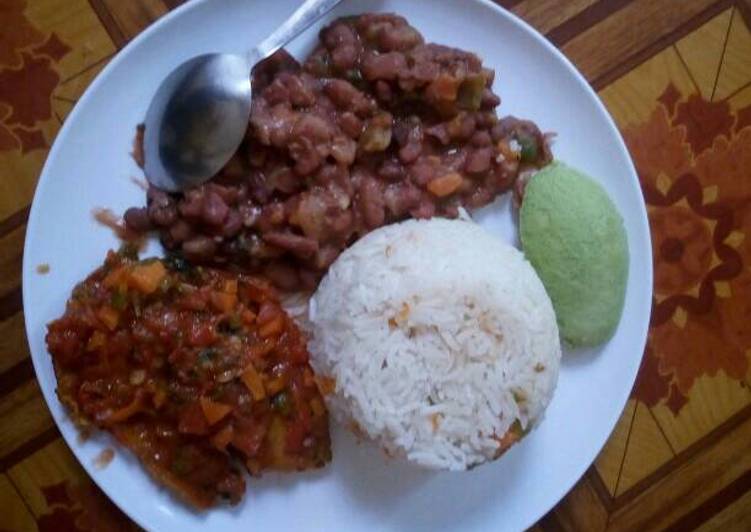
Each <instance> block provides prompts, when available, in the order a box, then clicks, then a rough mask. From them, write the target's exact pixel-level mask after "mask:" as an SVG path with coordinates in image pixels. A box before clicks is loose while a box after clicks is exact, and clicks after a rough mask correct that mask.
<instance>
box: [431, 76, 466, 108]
mask: <svg viewBox="0 0 751 532" xmlns="http://www.w3.org/2000/svg"><path fill="white" fill-rule="evenodd" d="M460 85H461V83H460V80H459V79H458V78H455V77H454V76H449V75H448V74H441V75H439V76H438V77H437V78H436V79H435V81H433V82H432V83H431V84H430V85H429V86H428V89H427V92H428V93H429V94H430V95H431V96H432V97H433V98H435V99H437V100H444V101H449V102H453V101H454V100H456V98H457V96H458V95H459V86H460Z"/></svg>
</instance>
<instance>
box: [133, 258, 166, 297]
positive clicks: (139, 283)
mask: <svg viewBox="0 0 751 532" xmlns="http://www.w3.org/2000/svg"><path fill="white" fill-rule="evenodd" d="M166 276H167V269H166V268H165V267H164V264H162V263H161V262H160V261H153V262H148V263H145V264H138V265H136V266H134V267H133V269H132V270H130V275H129V284H130V285H131V286H133V288H135V289H136V290H138V291H140V292H143V293H144V294H151V293H152V292H154V291H155V290H156V289H157V288H159V284H160V283H161V282H162V280H163V279H164V278H165V277H166Z"/></svg>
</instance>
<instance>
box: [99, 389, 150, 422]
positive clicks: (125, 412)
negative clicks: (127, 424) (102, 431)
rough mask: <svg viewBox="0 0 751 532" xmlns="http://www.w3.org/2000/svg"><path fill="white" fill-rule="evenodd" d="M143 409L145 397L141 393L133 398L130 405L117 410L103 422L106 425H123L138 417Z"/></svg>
mask: <svg viewBox="0 0 751 532" xmlns="http://www.w3.org/2000/svg"><path fill="white" fill-rule="evenodd" d="M142 408H143V395H142V394H140V393H136V396H135V397H134V398H133V400H132V401H131V402H130V403H128V404H127V405H125V406H124V407H123V408H121V409H120V410H115V411H114V412H112V413H111V414H110V415H109V416H107V417H106V418H105V419H104V420H103V421H104V423H105V424H106V425H110V424H115V423H122V422H123V421H126V420H127V419H128V418H130V417H131V416H134V415H136V414H137V413H138V412H140V411H141V410H142Z"/></svg>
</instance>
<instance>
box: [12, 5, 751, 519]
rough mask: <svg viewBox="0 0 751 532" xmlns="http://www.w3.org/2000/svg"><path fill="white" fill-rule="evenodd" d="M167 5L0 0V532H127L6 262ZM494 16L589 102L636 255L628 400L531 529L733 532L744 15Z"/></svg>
mask: <svg viewBox="0 0 751 532" xmlns="http://www.w3.org/2000/svg"><path fill="white" fill-rule="evenodd" d="M248 1H249V2H250V1H252V0H248ZM179 3H180V2H179V1H175V0H128V1H126V0H0V529H1V530H13V531H15V530H36V529H39V530H50V531H52V530H54V531H58V530H119V529H126V530H127V529H130V528H134V525H132V524H131V523H130V522H129V521H128V520H127V518H125V517H124V516H123V515H122V514H121V513H120V512H119V511H118V510H117V509H116V508H114V507H113V506H112V505H111V503H109V502H108V500H107V499H106V497H104V496H103V495H102V494H101V493H100V492H99V491H98V490H97V489H96V488H95V487H94V485H93V484H92V482H91V480H90V479H89V478H88V477H87V476H86V474H85V473H84V472H83V470H82V469H81V467H80V466H79V465H78V463H77V462H76V461H75V459H74V458H73V456H72V454H71V453H70V451H69V450H68V448H67V447H66V445H65V444H64V443H63V441H62V440H61V439H60V436H59V433H58V431H57V429H56V428H55V426H54V424H53V422H52V420H51V417H50V415H49V413H48V411H47V407H46V405H45V403H44V401H43V399H42V396H41V394H40V392H39V388H38V386H37V383H36V381H35V379H34V373H33V369H32V365H31V361H30V359H29V351H28V346H27V344H26V339H25V333H24V325H23V308H22V305H21V288H20V280H21V279H20V272H21V257H22V251H23V239H24V233H25V229H26V220H27V217H28V213H29V203H30V201H31V198H32V194H33V191H34V187H35V184H36V180H37V177H38V175H39V171H40V169H41V167H42V164H43V163H44V160H45V157H46V155H47V152H48V150H49V147H50V145H51V143H52V141H53V140H54V138H55V135H56V133H57V131H58V129H59V128H60V126H61V124H62V123H63V122H64V121H65V118H66V116H67V115H68V113H69V112H70V110H71V109H72V107H73V105H74V104H75V102H76V100H77V99H78V98H79V97H80V95H81V94H82V92H83V90H84V89H85V88H86V87H87V85H88V84H89V83H90V82H91V81H92V80H93V79H94V77H95V76H96V75H97V73H98V72H99V71H100V70H101V69H102V68H103V67H104V66H105V65H106V64H107V62H108V61H109V59H110V58H111V57H112V56H113V55H114V54H115V53H116V52H117V50H118V49H119V48H121V47H122V46H123V45H124V44H125V43H127V42H128V41H129V40H130V39H132V38H133V37H134V36H135V35H137V34H138V33H139V32H140V31H141V30H142V29H143V28H144V27H146V26H147V25H148V24H149V23H151V22H152V21H154V20H155V19H157V18H158V17H160V16H161V15H163V14H164V13H166V12H167V11H169V10H170V9H172V8H174V7H176V5H177V4H179ZM499 3H501V4H502V5H504V6H505V7H507V8H509V9H511V10H512V11H514V12H515V13H517V14H518V15H520V16H521V17H522V18H524V19H525V20H527V21H528V22H529V23H530V24H532V25H533V26H535V27H536V28H537V29H539V30H540V31H541V32H543V33H545V34H546V35H547V36H548V38H549V39H550V40H551V41H553V42H554V43H555V44H556V45H557V46H559V47H560V48H561V49H562V50H563V52H564V53H565V54H566V55H567V56H568V57H570V58H571V59H572V60H573V61H574V63H576V64H577V66H578V67H579V68H580V69H581V71H582V72H583V73H584V74H585V76H586V77H587V79H589V81H590V82H591V83H592V85H593V86H594V87H595V88H596V89H597V90H598V91H599V94H600V96H601V97H602V99H603V101H604V102H605V104H606V106H607V107H608V109H609V110H610V112H611V113H612V115H613V117H614V118H615V120H616V122H617V123H618V126H619V127H620V129H621V131H622V132H623V134H624V137H625V139H626V141H627V143H628V146H629V149H630V150H631V153H632V156H633V158H634V161H635V163H636V166H637V169H638V172H639V175H640V179H641V182H642V186H643V190H644V195H645V199H646V201H647V206H648V212H649V217H650V223H651V228H652V236H653V251H654V257H655V287H654V302H653V317H652V324H651V329H650V335H649V342H648V346H647V350H646V353H645V355H644V359H643V363H642V367H641V370H640V373H639V378H638V381H637V384H636V386H635V387H634V390H633V392H632V396H631V399H630V400H629V402H628V404H627V405H626V408H625V410H624V412H623V415H622V417H621V419H620V421H619V422H618V425H617V426H616V429H615V431H614V433H613V435H612V436H611V438H610V440H609V442H608V443H607V445H606V446H605V448H604V449H603V451H602V453H601V454H600V456H599V457H598V458H597V460H596V461H595V463H594V465H593V466H592V467H591V468H590V469H589V471H588V472H587V473H586V474H585V476H584V477H583V478H582V479H581V481H580V482H579V483H578V484H577V486H576V487H575V488H574V489H573V490H572V491H571V492H570V493H569V494H568V495H567V496H566V498H565V499H564V500H563V501H562V502H561V503H560V504H559V505H558V506H557V507H556V508H555V509H554V510H553V511H551V512H550V513H549V514H548V515H547V516H545V517H544V518H543V519H542V520H541V521H540V522H539V523H538V524H537V525H536V526H535V527H534V529H535V530H577V531H578V530H584V531H590V530H591V531H601V530H624V531H631V530H691V529H700V530H724V531H734V530H739V531H741V530H751V387H750V386H749V384H751V364H750V361H751V32H750V31H749V27H750V26H751V1H749V0H599V1H598V0H568V1H565V0H521V1H519V0H516V1H515V0H505V1H501V2H499ZM418 26H419V24H418ZM499 38H502V36H501V37H499ZM501 94H502V87H501Z"/></svg>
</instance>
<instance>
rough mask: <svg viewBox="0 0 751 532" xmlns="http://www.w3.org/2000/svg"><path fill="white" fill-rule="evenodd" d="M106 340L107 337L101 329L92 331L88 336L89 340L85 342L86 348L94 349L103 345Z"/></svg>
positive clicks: (88, 349)
mask: <svg viewBox="0 0 751 532" xmlns="http://www.w3.org/2000/svg"><path fill="white" fill-rule="evenodd" d="M106 340H107V337H106V336H104V333H102V331H94V333H93V334H92V335H91V337H90V338H89V342H88V343H87V344H86V350H87V351H96V350H97V349H99V348H100V347H102V346H103V345H104V343H105V341H106Z"/></svg>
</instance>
